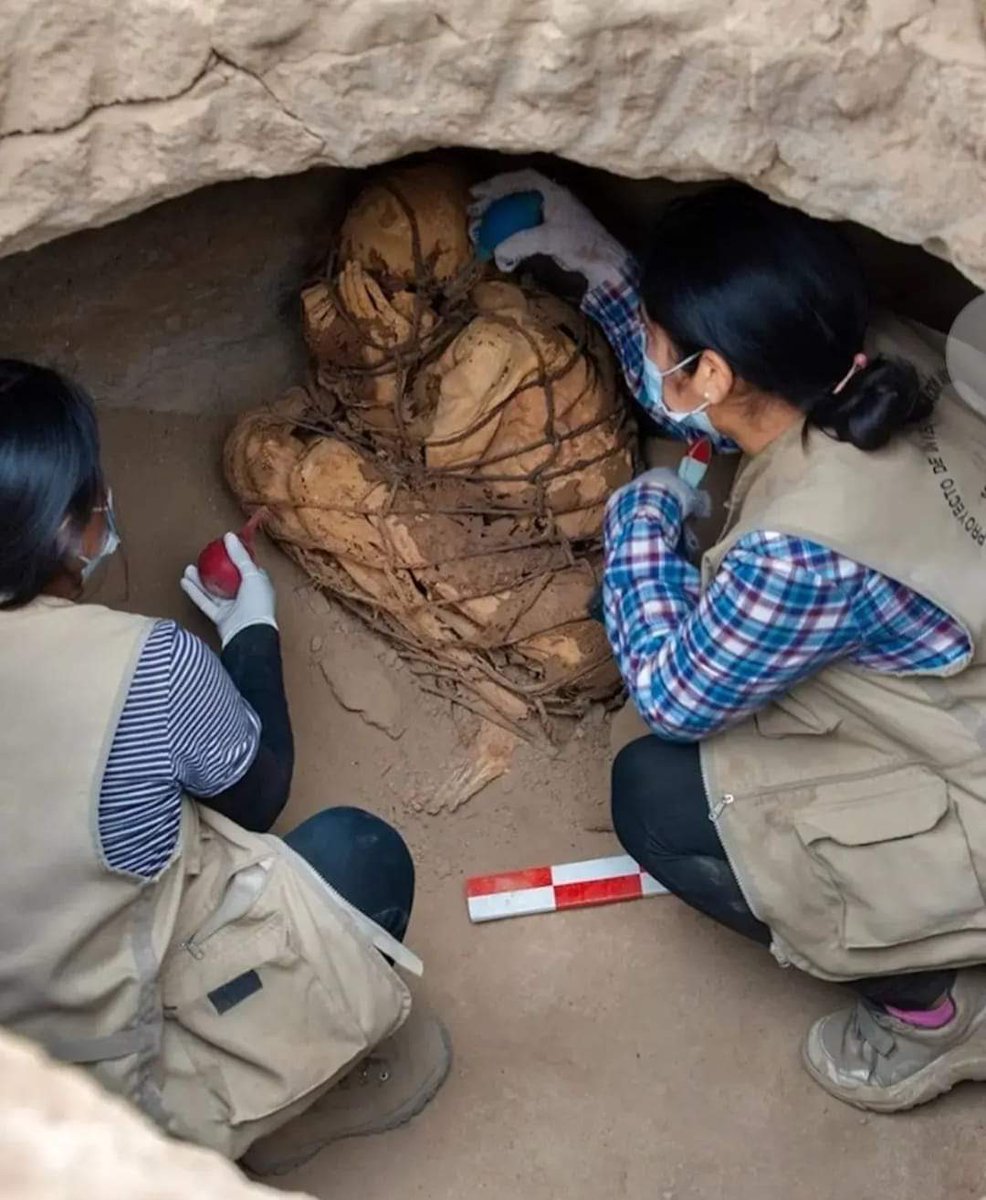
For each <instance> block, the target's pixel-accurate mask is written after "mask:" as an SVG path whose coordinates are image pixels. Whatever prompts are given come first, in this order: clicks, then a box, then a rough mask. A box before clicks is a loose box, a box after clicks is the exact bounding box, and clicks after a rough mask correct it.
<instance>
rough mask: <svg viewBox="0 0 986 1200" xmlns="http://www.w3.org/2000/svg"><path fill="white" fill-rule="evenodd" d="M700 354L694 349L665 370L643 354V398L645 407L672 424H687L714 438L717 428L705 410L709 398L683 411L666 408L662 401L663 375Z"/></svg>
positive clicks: (670, 373)
mask: <svg viewBox="0 0 986 1200" xmlns="http://www.w3.org/2000/svg"><path fill="white" fill-rule="evenodd" d="M701 354H702V351H701V350H696V352H695V353H694V354H689V356H688V357H687V358H683V359H682V360H681V362H680V363H675V365H674V366H673V367H668V369H667V370H666V371H662V370H661V369H660V368H659V367H658V366H657V364H656V363H655V362H654V360H653V359H652V358H651V357H650V355H648V354H645V355H644V399H645V400H646V403H647V407H648V408H649V409H650V410H651V411H652V412H653V413H655V414H656V415H657V416H659V417H664V419H665V420H667V421H671V422H672V424H674V425H687V426H689V428H691V429H694V430H697V431H698V432H700V433H704V434H706V435H707V436H708V437H712V438H714V437H716V435H717V433H718V430H717V429H716V427H715V426H714V425H713V424H712V421H711V420H710V419H709V414H708V413H707V412H706V411H705V410H706V409H707V408H708V407H709V405H710V404H711V403H712V401H711V400H706V402H705V403H704V404H700V405H699V406H698V408H692V409H687V410H686V411H685V412H675V410H674V409H673V408H668V406H667V405H666V404H665V403H664V377H665V376H666V375H673V374H674V373H675V371H680V370H681V368H682V367H687V366H688V364H689V363H690V362H694V361H695V359H696V358H699V357H701Z"/></svg>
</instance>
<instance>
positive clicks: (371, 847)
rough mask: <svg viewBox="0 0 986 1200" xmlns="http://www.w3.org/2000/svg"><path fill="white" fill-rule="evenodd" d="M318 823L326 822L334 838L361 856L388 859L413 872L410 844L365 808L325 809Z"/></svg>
mask: <svg viewBox="0 0 986 1200" xmlns="http://www.w3.org/2000/svg"><path fill="white" fill-rule="evenodd" d="M316 819H319V820H321V821H323V823H324V825H325V826H331V833H332V836H333V837H340V838H344V839H345V840H346V842H348V844H349V845H350V846H351V847H353V848H354V849H355V850H357V851H358V852H362V853H365V854H367V855H372V856H373V857H374V858H385V859H387V860H388V861H390V862H392V863H393V864H395V865H397V864H399V865H401V866H404V867H406V868H407V869H408V870H410V871H413V870H414V862H413V860H412V858H411V851H410V850H409V849H408V847H407V842H405V841H404V838H403V837H402V836H401V834H400V833H399V832H398V831H397V830H396V829H395V828H394V827H393V825H391V824H389V823H388V822H387V821H385V820H384V819H383V817H378V816H376V814H375V813H371V812H367V811H366V809H365V808H356V807H354V806H351V805H339V806H338V807H337V808H326V809H323V810H322V812H320V813H319V814H318V817H317V818H316Z"/></svg>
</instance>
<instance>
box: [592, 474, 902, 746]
mask: <svg viewBox="0 0 986 1200" xmlns="http://www.w3.org/2000/svg"><path fill="white" fill-rule="evenodd" d="M681 524H682V521H681V509H680V507H679V505H678V501H677V500H676V499H675V498H674V497H673V496H672V495H671V494H670V493H668V492H665V491H663V490H662V489H660V488H656V489H655V488H653V487H652V486H650V485H647V484H641V485H638V486H636V487H634V486H633V485H631V486H630V487H628V488H624V489H623V490H622V491H620V492H618V493H617V494H616V496H614V498H613V500H612V501H611V502H610V506H609V509H608V511H607V516H606V570H605V575H604V582H603V602H604V608H605V616H606V629H607V632H608V634H609V638H610V641H611V643H612V646H613V651H614V654H615V656H616V659H617V662H618V664H619V667H620V671H621V673H622V675H623V678H624V680H625V681H626V684H627V687H628V688H629V690H630V694H631V696H632V698H633V700H634V703H635V704H636V705H637V708H638V709H639V710H640V712H641V713H642V715H643V716H644V717H645V718H646V720H647V722H648V724H649V725H650V726H651V728H652V729H653V730H654V732H655V733H657V734H658V735H659V736H661V737H665V738H668V739H670V740H674V741H684V742H694V741H698V740H700V739H701V738H703V737H707V736H708V735H709V734H712V733H715V732H717V731H718V730H720V729H723V728H725V727H726V726H728V725H731V724H734V723H735V722H737V721H739V720H740V719H742V718H743V717H746V716H748V715H750V714H751V713H753V712H755V711H756V710H758V709H760V708H762V707H763V706H764V705H765V704H766V703H767V702H768V701H769V700H770V699H772V698H773V697H775V696H779V695H781V694H782V693H784V692H787V691H789V690H790V689H791V688H792V687H793V686H794V685H795V684H796V683H798V682H799V681H800V680H802V679H804V678H806V677H807V676H809V675H812V674H815V673H816V672H817V671H819V670H820V669H821V668H822V667H824V666H825V665H826V664H827V663H830V662H832V661H833V660H835V659H838V658H843V657H846V656H847V655H850V654H851V653H852V652H853V651H854V650H856V649H857V648H858V647H859V645H860V631H859V628H858V625H857V623H856V621H855V620H854V616H853V609H852V604H851V601H850V597H849V594H848V592H847V589H846V587H845V585H844V581H842V580H840V579H838V578H837V579H829V578H826V577H825V576H824V575H823V574H822V573H820V572H819V571H818V570H817V569H813V566H812V564H811V563H810V562H805V563H800V562H798V561H792V560H789V559H787V558H783V557H778V558H774V557H772V556H771V555H769V554H766V553H762V552H759V551H757V550H750V549H746V548H743V546H742V544H741V545H739V546H737V547H735V548H734V549H733V550H732V551H731V552H730V553H729V554H728V555H727V556H726V558H725V559H724V560H723V563H722V565H721V567H720V569H719V573H718V574H717V576H716V578H715V580H714V581H713V583H712V585H711V587H710V588H709V589H708V590H707V591H706V592H705V594H704V595H700V590H699V574H698V571H697V570H696V568H695V567H693V566H691V564H689V563H688V562H686V561H685V560H684V559H682V558H681V557H680V556H679V555H678V554H677V553H676V552H675V547H676V546H677V543H678V541H679V539H680V534H681ZM760 536H766V537H767V538H770V537H771V536H776V535H760ZM778 541H779V543H781V545H780V546H779V549H780V550H781V551H783V550H784V549H785V546H786V545H787V544H788V543H793V541H794V539H787V538H778ZM803 545H806V546H807V547H808V548H809V549H810V550H813V551H817V552H819V553H820V554H821V555H822V556H823V558H826V556H828V558H831V559H835V560H836V561H837V562H839V563H841V564H845V565H846V567H848V568H855V569H856V572H857V573H863V574H868V573H867V572H865V571H864V568H862V567H857V566H856V564H854V563H853V564H850V563H848V561H847V560H845V559H839V557H838V556H836V555H834V554H832V552H831V551H827V550H825V549H824V548H822V547H812V546H810V544H808V543H803ZM828 558H826V564H827V562H828ZM826 564H823V565H826ZM888 582H889V581H888Z"/></svg>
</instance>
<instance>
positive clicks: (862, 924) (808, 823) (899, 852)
mask: <svg viewBox="0 0 986 1200" xmlns="http://www.w3.org/2000/svg"><path fill="white" fill-rule="evenodd" d="M818 791H819V799H818V800H816V801H815V802H814V803H812V804H809V805H807V806H806V807H805V808H804V809H802V810H801V812H800V813H799V814H798V815H797V816H796V817H795V818H794V825H795V828H796V830H797V833H798V836H799V838H800V839H801V842H802V844H803V845H804V846H805V849H806V850H807V851H808V854H809V855H810V856H811V858H812V861H813V862H814V864H815V865H816V867H817V869H818V870H819V872H820V873H821V875H822V877H823V879H824V880H826V881H827V882H828V884H829V885H830V887H831V888H832V889H834V891H835V892H836V893H837V896H838V899H839V901H840V902H841V905H842V937H841V942H842V945H844V946H845V947H847V948H849V949H864V948H877V947H881V946H896V945H901V944H903V943H907V942H916V941H920V940H921V939H922V938H927V937H932V936H934V935H935V934H940V933H949V932H953V931H956V930H960V929H967V928H983V927H984V926H986V911H984V897H983V893H982V888H981V887H980V884H979V879H978V877H977V875H976V871H975V868H974V866H973V860H972V854H971V852H970V849H969V843H968V840H967V838H966V833H965V830H964V828H963V826H962V822H961V820H960V818H959V815H958V812H957V811H956V808H955V805H954V803H953V802H952V800H951V798H950V797H949V793H948V787H947V785H946V783H945V781H944V780H943V779H940V778H939V777H938V776H936V775H934V774H932V773H931V772H930V771H927V770H924V769H923V768H920V767H908V768H904V769H902V770H899V771H893V772H890V773H888V774H881V775H880V776H879V777H878V778H876V779H874V778H869V779H864V780H854V781H851V782H848V783H840V784H830V785H825V786H824V787H821V788H819V790H818Z"/></svg>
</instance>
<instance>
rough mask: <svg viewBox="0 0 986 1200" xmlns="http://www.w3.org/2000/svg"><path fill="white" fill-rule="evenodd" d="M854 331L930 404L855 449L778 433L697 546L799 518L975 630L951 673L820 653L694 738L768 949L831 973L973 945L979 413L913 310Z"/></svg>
mask: <svg viewBox="0 0 986 1200" xmlns="http://www.w3.org/2000/svg"><path fill="white" fill-rule="evenodd" d="M869 348H870V349H871V350H875V349H883V350H887V351H890V352H892V353H896V354H899V355H902V356H904V357H907V358H909V359H910V360H911V361H912V362H914V364H915V366H917V367H918V369H919V371H921V373H922V375H923V376H924V386H925V387H926V388H928V389H930V391H931V392H932V393H933V394H935V395H937V396H939V397H940V398H939V403H938V408H937V410H936V413H935V415H934V417H933V418H932V420H931V421H930V422H929V423H928V424H927V425H925V426H922V427H919V428H916V429H914V430H913V431H912V432H909V433H908V434H907V435H906V436H899V437H897V438H896V439H895V440H894V441H893V443H892V444H891V445H890V446H889V447H888V448H886V449H884V450H880V451H878V452H875V453H871V454H866V453H863V452H861V451H858V450H855V449H854V448H853V447H851V446H849V445H845V444H842V443H839V442H836V441H833V440H832V439H831V438H829V437H826V436H825V435H824V434H822V433H820V432H818V431H804V430H802V429H800V428H799V429H797V430H795V431H793V432H792V433H790V434H789V435H786V436H785V437H783V438H781V439H780V440H778V441H777V442H776V443H774V444H773V445H772V446H770V447H769V448H768V449H767V450H765V451H764V452H763V453H762V454H759V455H757V456H755V457H754V458H751V459H749V460H747V461H746V462H744V464H743V466H742V467H741V469H740V472H739V474H738V476H737V479H736V483H735V486H734V489H733V494H732V497H731V500H730V516H729V520H728V522H727V527H726V531H725V533H724V535H723V537H722V539H721V540H720V541H719V542H718V544H717V545H715V546H714V547H713V548H712V549H711V550H710V551H709V552H708V553H707V554H706V556H705V557H704V559H703V564H702V566H703V579H704V582H705V583H706V585H707V584H708V581H709V580H710V579H711V578H712V577H713V576H714V574H715V572H716V570H717V569H718V567H719V564H720V563H721V561H722V559H723V557H724V556H725V554H726V553H727V552H728V551H729V549H730V547H731V546H733V545H734V543H735V542H736V541H737V540H738V539H739V538H741V537H742V536H743V535H744V534H746V533H748V532H750V531H752V530H773V531H776V532H781V533H786V534H791V535H794V536H799V537H805V538H807V539H810V540H811V541H814V542H817V543H819V544H821V545H824V546H828V547H830V548H831V549H833V550H836V551H838V552H839V553H840V554H843V555H845V556H846V557H848V558H850V559H853V560H855V561H856V562H859V563H863V564H865V565H866V566H868V567H872V568H874V569H876V570H878V571H881V572H883V573H884V574H885V575H887V576H889V577H890V578H892V579H895V580H898V581H899V582H901V583H903V584H905V585H906V586H907V587H909V588H911V589H912V590H914V591H915V592H918V593H920V594H921V595H923V596H925V597H927V598H928V599H929V600H931V601H933V602H934V603H935V604H937V605H938V606H939V607H940V608H942V609H944V610H945V611H946V612H948V613H950V614H951V615H952V616H953V617H954V618H955V619H957V620H958V621H959V622H960V623H961V624H962V625H963V626H964V628H965V630H966V631H967V632H968V634H969V637H970V639H971V641H972V643H973V646H974V654H973V657H972V660H971V662H970V663H968V664H961V665H960V666H959V667H958V668H956V669H955V670H953V671H951V672H929V673H927V674H909V675H907V676H905V677H902V676H891V675H885V674H878V673H877V672H874V671H869V670H865V669H862V668H860V667H854V666H852V665H849V664H848V663H841V664H838V665H835V666H832V667H829V668H827V669H826V670H824V671H822V672H821V673H820V674H818V675H816V676H814V677H813V678H812V679H810V680H808V681H807V682H806V683H803V684H801V685H800V686H798V687H796V688H794V689H793V690H792V691H791V692H790V693H788V694H787V695H786V696H784V697H783V698H782V699H781V700H779V701H778V702H777V703H774V704H771V705H769V706H768V707H767V708H765V709H764V710H762V711H761V712H759V713H758V714H756V716H755V717H754V718H753V719H751V720H747V721H745V722H744V723H743V724H741V725H740V726H738V727H736V728H735V729H732V730H729V731H727V732H725V733H722V734H720V735H717V736H715V737H712V738H710V739H709V740H708V741H706V742H705V743H703V745H702V767H703V773H704V775H705V781H706V789H707V791H708V794H709V800H710V807H711V812H712V816H713V819H714V820H715V821H716V824H717V827H718V830H719V834H720V836H721V838H722V841H723V844H724V845H725V847H726V850H727V853H728V855H729V858H730V861H731V863H732V865H733V868H734V870H735V871H736V874H737V877H738V879H739V881H740V885H741V887H742V889H743V891H744V894H745V895H746V897H747V899H748V901H749V903H750V906H751V907H752V909H753V911H754V912H755V913H756V914H757V916H758V917H760V918H761V920H763V921H765V922H766V923H767V924H768V925H769V926H770V927H771V930H772V932H773V936H774V952H775V954H776V955H777V956H778V958H779V959H780V960H781V961H782V962H791V963H794V964H796V965H797V966H799V967H801V968H803V969H805V970H807V971H810V972H812V973H813V974H815V975H819V976H821V977H823V978H829V979H851V978H858V977H861V976H868V975H879V974H889V973H896V972H907V971H916V970H920V969H923V968H930V967H940V966H959V965H963V964H969V963H976V962H986V895H984V886H986V499H984V497H986V423H984V422H983V421H982V420H981V419H980V418H979V417H978V416H976V415H975V414H974V413H972V412H971V411H970V410H969V409H968V408H966V407H965V406H964V405H963V404H962V403H961V401H959V400H958V399H957V397H956V396H955V394H954V391H953V390H952V388H951V386H950V385H949V384H948V382H947V374H946V373H945V371H944V369H943V365H942V360H941V357H940V355H939V354H938V353H937V352H936V349H935V348H934V347H933V346H932V345H929V342H928V340H926V338H925V337H924V336H923V333H922V331H921V330H920V328H919V327H914V326H911V325H908V324H905V323H904V322H899V321H893V320H886V321H883V322H882V323H881V325H880V326H879V327H878V328H877V329H876V330H875V331H874V335H873V338H872V340H871V342H870V345H869ZM803 435H804V436H803Z"/></svg>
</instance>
